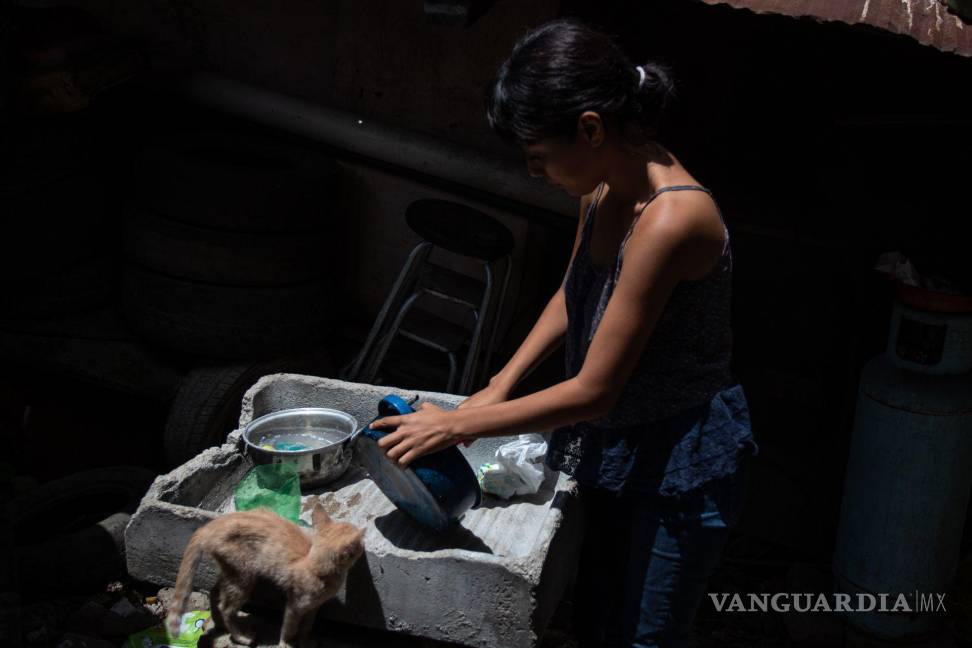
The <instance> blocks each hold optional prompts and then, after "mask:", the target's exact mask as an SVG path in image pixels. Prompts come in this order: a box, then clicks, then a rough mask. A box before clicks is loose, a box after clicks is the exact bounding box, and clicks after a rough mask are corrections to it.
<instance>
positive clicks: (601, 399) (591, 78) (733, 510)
mask: <svg viewBox="0 0 972 648" xmlns="http://www.w3.org/2000/svg"><path fill="white" fill-rule="evenodd" d="M672 90H673V86H672V81H671V79H670V78H669V76H668V74H667V72H666V71H665V69H664V68H663V67H661V66H659V65H657V64H654V63H646V64H644V65H640V66H636V65H634V64H633V63H632V62H631V61H629V60H628V58H627V57H626V56H625V55H624V54H623V53H622V52H621V51H620V50H619V48H618V47H617V46H616V45H615V43H614V42H613V41H612V40H611V39H610V38H608V37H607V36H605V35H604V34H602V33H600V32H598V31H595V30H593V29H591V28H589V27H587V26H585V25H583V24H581V23H577V22H573V21H568V20H559V21H554V22H551V23H547V24H545V25H542V26H541V27H539V28H537V29H535V30H534V31H532V32H531V33H529V34H528V35H526V36H525V37H524V38H522V39H521V40H520V41H519V42H518V43H517V44H516V46H515V47H514V48H513V53H512V54H511V56H510V58H509V59H508V60H507V61H506V62H505V63H503V65H502V66H501V67H500V69H499V72H498V73H497V76H496V78H495V80H494V82H493V84H492V86H491V89H490V91H489V93H488V96H487V101H486V105H487V115H488V118H489V122H490V125H491V126H492V127H493V129H494V130H495V131H497V132H498V133H499V134H500V135H502V136H504V137H505V138H507V139H509V140H512V141H513V142H515V143H516V144H518V145H519V146H520V147H521V148H522V150H523V152H524V154H525V156H526V158H527V168H528V170H529V173H530V174H531V175H533V176H537V177H543V178H545V179H546V180H547V181H548V182H550V183H551V184H553V185H555V186H558V187H561V188H563V190H564V191H566V192H567V193H569V194H570V195H572V196H577V197H579V199H580V220H579V222H578V228H577V235H576V239H575V241H574V248H573V254H572V258H571V263H570V266H569V268H568V270H567V273H566V276H565V278H564V282H563V284H562V285H561V287H560V289H559V290H558V291H557V293H556V294H555V295H554V296H553V298H552V299H551V300H550V302H549V303H548V304H547V307H546V308H545V309H544V311H543V313H542V314H541V316H540V318H539V319H538V320H537V323H536V324H535V325H534V327H533V329H532V330H531V332H530V334H529V335H528V336H527V338H526V339H525V340H524V341H523V344H522V345H521V346H520V348H519V349H518V350H517V352H516V353H515V354H514V355H513V357H512V358H511V359H510V361H509V362H508V363H507V364H506V366H505V367H503V369H502V370H501V371H500V372H499V373H497V374H496V375H495V376H493V378H492V379H491V380H490V383H489V385H488V386H487V387H486V388H484V389H483V390H481V391H479V392H477V393H475V394H473V395H472V396H470V397H469V398H468V399H467V400H466V401H464V402H463V403H462V404H461V405H460V406H459V408H458V409H456V410H454V411H443V410H441V409H439V408H437V407H435V406H433V405H430V404H424V405H423V406H422V407H421V408H420V410H419V411H417V412H416V413H414V414H409V415H407V416H394V417H387V418H384V419H381V420H379V421H377V422H376V423H374V424H373V425H375V426H377V427H389V428H390V427H397V429H396V430H395V431H394V432H392V433H391V434H389V435H387V436H386V437H385V438H384V439H382V441H381V442H380V444H379V445H380V446H381V447H382V448H383V449H384V450H385V452H386V454H387V456H388V457H389V458H391V459H393V460H397V461H398V462H399V463H400V464H401V465H403V466H404V465H407V464H408V463H409V462H411V461H412V460H413V459H415V458H416V457H419V456H422V455H424V454H427V453H430V452H435V451H437V450H440V449H443V448H446V447H449V446H451V445H454V444H456V443H458V442H464V441H470V440H472V439H476V438H479V437H487V436H498V435H509V434H517V433H522V432H532V431H536V430H550V429H552V430H553V433H552V436H551V440H550V444H549V450H548V453H547V464H548V465H549V466H550V467H551V468H554V469H557V470H561V471H564V472H567V473H569V474H571V475H572V476H573V477H574V478H575V479H576V480H577V481H578V483H579V485H580V494H581V497H582V499H583V500H585V501H586V503H587V506H586V510H587V511H588V512H589V519H588V523H587V532H586V535H585V540H584V548H583V551H582V554H583V555H582V558H581V564H580V567H579V571H578V581H577V588H576V594H575V601H574V602H575V608H576V611H577V615H575V616H576V617H577V618H578V620H579V623H578V626H579V627H578V633H579V635H580V636H581V638H582V639H583V641H584V643H585V645H612V646H613V645H619V646H620V645H623V646H684V645H686V642H687V638H688V632H689V627H690V625H691V622H692V618H693V616H694V614H695V612H696V610H697V609H698V606H699V604H700V602H701V599H702V597H703V595H704V593H705V587H706V581H707V579H708V577H709V575H710V573H711V571H712V569H713V568H714V567H715V565H716V563H717V562H718V560H719V558H720V556H721V553H722V550H723V547H724V544H725V541H726V538H727V535H728V529H729V527H731V526H732V525H733V524H734V523H735V522H736V521H737V519H738V515H739V509H740V503H741V499H742V495H743V485H744V474H743V469H744V468H745V464H746V458H747V457H748V455H750V454H755V452H756V450H757V448H756V444H755V443H754V442H753V439H752V433H751V431H750V427H749V414H748V410H747V405H746V400H745V397H744V395H743V392H742V388H741V387H740V386H739V385H738V384H737V383H736V381H735V380H734V378H733V376H732V374H731V372H730V369H729V359H730V346H731V335H730V329H729V290H730V270H731V256H730V249H729V235H728V231H727V230H726V228H725V225H724V223H723V221H722V217H721V214H720V212H719V209H718V207H717V205H716V203H715V202H714V200H713V198H712V196H711V194H710V192H709V190H708V189H706V188H704V187H703V186H701V185H700V184H699V183H698V182H697V181H696V180H695V178H693V177H692V175H691V174H690V173H689V172H688V171H687V170H686V169H685V167H683V166H682V164H681V163H680V162H679V161H678V159H677V158H676V157H675V155H674V154H673V153H672V152H671V151H669V150H668V149H666V148H665V146H664V145H663V144H662V143H661V142H660V141H659V133H658V124H659V120H660V117H661V115H662V111H663V110H664V109H665V107H666V104H668V103H669V102H668V100H669V98H670V95H671V93H672ZM561 343H565V344H566V359H567V363H566V364H567V366H566V379H565V380H563V381H562V382H560V383H557V384H556V385H553V386H552V387H549V388H547V389H544V390H542V391H539V392H536V393H533V394H529V395H527V396H523V397H520V398H514V399H511V398H510V394H511V392H512V391H513V389H514V387H515V386H516V385H517V383H518V382H519V381H520V380H521V379H522V378H523V377H524V376H526V375H527V374H528V373H529V372H530V371H531V370H532V369H533V368H534V367H536V366H537V365H538V364H539V363H540V362H541V361H542V360H543V359H544V358H546V357H547V356H548V355H549V354H550V353H551V352H552V351H553V350H554V349H556V348H557V347H558V346H559V345H560V344H561Z"/></svg>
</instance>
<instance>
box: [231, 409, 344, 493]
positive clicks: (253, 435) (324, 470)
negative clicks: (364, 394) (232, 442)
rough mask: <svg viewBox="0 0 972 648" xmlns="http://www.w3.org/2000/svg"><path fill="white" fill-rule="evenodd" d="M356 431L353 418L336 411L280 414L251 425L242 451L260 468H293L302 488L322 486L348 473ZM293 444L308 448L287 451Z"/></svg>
mask: <svg viewBox="0 0 972 648" xmlns="http://www.w3.org/2000/svg"><path fill="white" fill-rule="evenodd" d="M357 429H358V421H357V420H356V419H355V418H354V417H353V416H351V415H350V414H348V413H347V412H342V411H340V410H336V409H330V408H327V407H298V408H294V409H286V410H279V411H277V412H271V413H270V414H265V415H263V416H261V417H259V418H256V419H253V420H252V421H250V423H249V424H248V425H247V426H246V427H245V428H244V429H243V434H242V435H241V436H240V443H241V448H240V451H241V452H243V453H244V454H248V455H250V456H251V457H252V458H253V461H254V463H257V464H267V463H290V464H293V465H294V467H295V468H296V469H297V472H298V473H299V475H300V483H301V485H302V486H319V485H321V484H326V483H328V482H331V481H334V480H335V479H337V478H338V477H340V476H341V475H343V474H344V472H345V471H346V470H347V469H348V466H349V465H350V464H351V455H352V451H353V448H352V443H351V441H352V437H353V436H354V433H355V431H356V430H357ZM294 444H303V445H305V446H306V447H305V448H304V449H286V448H287V447H288V445H289V446H294ZM267 446H270V447H267ZM294 447H296V446H294Z"/></svg>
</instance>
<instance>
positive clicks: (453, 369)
mask: <svg viewBox="0 0 972 648" xmlns="http://www.w3.org/2000/svg"><path fill="white" fill-rule="evenodd" d="M446 355H447V356H448V357H449V382H447V383H446V393H447V394H454V393H455V392H454V391H452V390H453V389H455V388H456V373H457V372H458V371H457V370H458V369H459V367H458V364H459V363H458V361H457V360H456V354H455V353H447V354H446Z"/></svg>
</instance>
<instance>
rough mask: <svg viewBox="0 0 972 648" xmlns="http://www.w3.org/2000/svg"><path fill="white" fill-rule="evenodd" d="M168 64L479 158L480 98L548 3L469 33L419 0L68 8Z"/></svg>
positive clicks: (491, 143)
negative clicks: (436, 139) (454, 146)
mask: <svg viewBox="0 0 972 648" xmlns="http://www.w3.org/2000/svg"><path fill="white" fill-rule="evenodd" d="M79 4H81V5H82V6H83V7H84V8H86V9H87V10H89V11H91V12H93V13H94V14H96V15H97V16H99V17H100V18H101V19H102V20H103V21H104V22H105V24H106V25H107V26H108V27H110V28H111V29H113V30H114V31H116V32H119V33H122V34H126V35H129V36H132V37H135V38H138V39H139V40H141V41H143V42H145V43H148V44H149V45H150V46H151V49H152V51H153V54H154V55H155V56H156V57H158V58H159V59H161V58H165V59H168V60H169V62H170V63H174V64H179V65H186V66H191V67H193V68H203V69H206V70H208V71H210V72H214V73H216V74H221V75H225V76H229V77H232V78H236V79H239V80H242V81H247V82H251V83H254V84H257V85H262V86H264V87H266V88H268V89H272V90H277V91H280V92H283V93H287V94H291V95H294V96H298V97H303V98H306V99H311V100H315V101H320V102H323V103H325V104H328V105H331V106H334V107H337V108H342V109H346V110H351V111H354V112H359V113H361V114H362V115H365V116H369V117H372V118H376V119H379V120H380V121H383V122H386V123H389V124H393V125H400V126H407V127H408V128H412V129H416V130H420V131H424V132H427V133H431V134H434V135H437V136H440V137H445V138H448V139H451V140H453V141H456V142H460V143H465V144H469V145H471V146H476V147H481V148H493V149H499V148H500V146H499V144H498V143H497V142H496V140H495V137H494V136H493V135H492V134H491V133H490V132H489V131H488V128H487V125H486V122H485V118H484V116H483V108H482V92H483V88H484V86H485V85H486V84H487V82H488V81H489V80H490V78H491V77H492V74H493V73H494V72H495V70H496V67H497V65H498V64H499V63H500V62H501V61H502V60H503V59H504V58H505V57H506V56H507V55H508V54H509V51H510V47H511V45H512V43H513V41H514V40H515V39H516V38H517V37H518V36H519V35H521V34H522V33H523V32H524V31H525V30H527V29H528V28H529V27H532V26H534V25H537V24H539V23H541V22H543V21H545V20H548V19H550V18H553V17H555V16H556V15H557V12H558V9H559V6H560V2H559V0H531V1H530V2H521V1H519V0H499V1H497V2H495V4H493V6H492V7H491V8H490V9H489V10H488V11H487V12H486V13H485V14H484V15H482V16H480V17H479V18H478V19H477V20H476V21H475V22H474V23H473V24H472V25H470V26H468V27H463V26H459V25H443V24H434V23H430V22H429V21H428V20H427V18H426V16H425V13H424V9H423V2H422V0H293V1H287V2H270V1H268V0H124V1H120V2H119V1H116V0H79Z"/></svg>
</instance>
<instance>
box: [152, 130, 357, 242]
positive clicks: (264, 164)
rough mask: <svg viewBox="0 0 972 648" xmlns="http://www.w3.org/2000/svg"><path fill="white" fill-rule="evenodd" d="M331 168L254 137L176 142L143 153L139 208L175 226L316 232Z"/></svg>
mask: <svg viewBox="0 0 972 648" xmlns="http://www.w3.org/2000/svg"><path fill="white" fill-rule="evenodd" d="M337 171H338V167H337V165H336V164H335V163H334V162H333V160H331V159H329V158H326V157H323V156H320V155H316V154H312V153H308V152H304V151H301V150H299V149H297V148H295V147H289V146H286V145H285V144H281V143H279V142H277V141H274V140H269V139H265V138H259V137H255V136H241V135H228V134H226V135H223V134H218V133H208V134H201V135H194V136H183V137H181V138H177V139H175V140H174V141H173V142H171V143H168V144H167V145H166V146H165V147H164V148H156V149H151V150H148V151H146V152H144V153H143V155H142V159H141V161H140V163H139V166H138V180H137V189H138V190H137V193H136V195H137V196H138V205H137V206H139V207H148V208H151V209H154V210H155V211H156V212H158V213H160V214H162V215H164V216H165V217H167V218H171V219H173V220H178V221H180V222H183V223H186V224H190V225H196V226H199V227H208V228H213V229H222V230H229V231H235V232H251V233H268V232H289V233H300V232H311V231H320V230H322V229H324V226H325V225H326V223H327V221H328V220H329V218H328V216H329V214H330V208H329V205H330V203H331V202H332V196H333V190H334V186H335V183H336V178H337Z"/></svg>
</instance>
